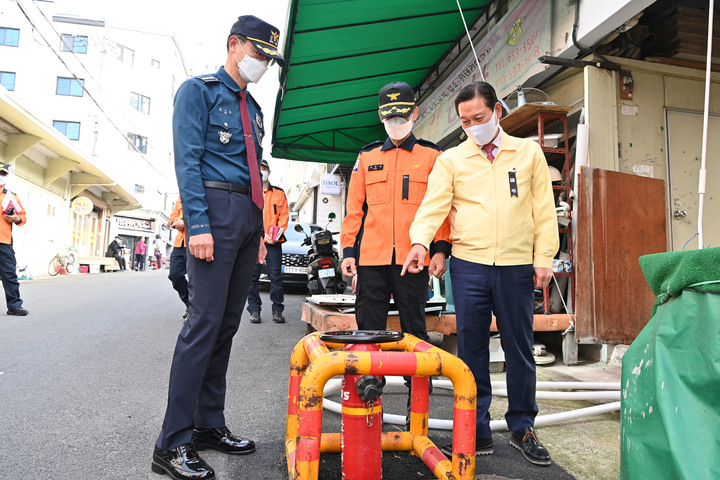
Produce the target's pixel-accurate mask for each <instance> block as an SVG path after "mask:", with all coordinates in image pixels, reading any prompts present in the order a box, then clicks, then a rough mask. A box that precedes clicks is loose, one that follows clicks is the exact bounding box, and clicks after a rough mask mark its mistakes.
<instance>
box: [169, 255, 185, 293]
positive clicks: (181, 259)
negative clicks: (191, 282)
mask: <svg viewBox="0 0 720 480" xmlns="http://www.w3.org/2000/svg"><path fill="white" fill-rule="evenodd" d="M186 273H187V247H185V246H182V247H174V248H173V249H172V252H170V273H169V274H168V278H169V279H170V282H171V283H172V286H173V288H174V289H175V291H176V292H178V295H180V300H182V302H183V303H184V304H185V305H186V306H187V304H188V282H187V278H185V274H186Z"/></svg>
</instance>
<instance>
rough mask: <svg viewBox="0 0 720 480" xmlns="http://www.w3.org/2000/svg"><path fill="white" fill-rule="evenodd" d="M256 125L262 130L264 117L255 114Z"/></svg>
mask: <svg viewBox="0 0 720 480" xmlns="http://www.w3.org/2000/svg"><path fill="white" fill-rule="evenodd" d="M255 123H256V124H257V126H258V128H259V129H262V128H263V125H262V117H261V116H260V114H259V113H256V114H255Z"/></svg>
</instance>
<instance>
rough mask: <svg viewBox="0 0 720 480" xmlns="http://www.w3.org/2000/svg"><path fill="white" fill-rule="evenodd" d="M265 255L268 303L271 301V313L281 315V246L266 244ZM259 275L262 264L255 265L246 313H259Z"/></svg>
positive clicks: (282, 299) (282, 301)
mask: <svg viewBox="0 0 720 480" xmlns="http://www.w3.org/2000/svg"><path fill="white" fill-rule="evenodd" d="M265 248H267V255H266V256H265V267H266V268H267V273H268V277H270V301H272V311H273V312H280V313H282V312H283V310H285V306H284V305H283V303H284V302H285V293H284V292H283V283H282V244H281V243H266V244H265ZM260 273H262V264H261V263H258V264H257V265H255V272H254V273H253V278H252V283H250V293H249V294H248V305H247V311H248V312H250V313H252V312H260V310H261V309H262V300H261V299H260V292H259V283H260Z"/></svg>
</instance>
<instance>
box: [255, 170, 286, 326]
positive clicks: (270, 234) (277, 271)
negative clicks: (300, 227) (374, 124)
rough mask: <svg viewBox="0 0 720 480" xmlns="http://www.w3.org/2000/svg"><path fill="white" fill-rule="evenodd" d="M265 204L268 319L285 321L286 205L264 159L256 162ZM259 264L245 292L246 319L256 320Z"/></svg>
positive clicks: (260, 305)
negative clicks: (268, 282)
mask: <svg viewBox="0 0 720 480" xmlns="http://www.w3.org/2000/svg"><path fill="white" fill-rule="evenodd" d="M260 173H261V175H262V182H263V193H264V194H265V206H264V207H263V225H264V227H265V248H266V249H267V255H266V256H265V267H266V269H267V273H268V277H270V300H271V301H272V320H273V322H275V323H285V317H283V310H285V306H284V305H283V302H284V301H285V295H284V293H283V284H282V244H283V242H285V241H286V239H285V235H284V232H285V231H286V230H287V227H288V220H289V218H290V209H289V208H288V201H287V197H286V196H285V192H284V191H283V189H282V188H280V187H276V186H273V185H270V165H269V164H268V162H267V160H262V161H261V162H260ZM261 271H262V264H261V263H258V264H257V265H255V275H253V279H252V282H250V291H249V292H248V306H247V310H248V312H250V322H252V323H260V322H261V321H262V320H261V319H260V309H261V307H262V301H261V300H260V294H259V293H258V282H259V281H260V272H261Z"/></svg>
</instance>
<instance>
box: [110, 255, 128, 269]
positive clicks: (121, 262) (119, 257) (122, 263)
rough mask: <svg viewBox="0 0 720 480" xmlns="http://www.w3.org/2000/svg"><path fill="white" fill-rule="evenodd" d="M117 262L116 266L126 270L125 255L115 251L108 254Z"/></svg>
mask: <svg viewBox="0 0 720 480" xmlns="http://www.w3.org/2000/svg"><path fill="white" fill-rule="evenodd" d="M110 256H111V257H113V258H114V259H115V260H117V262H118V267H120V270H127V267H126V265H125V257H123V256H122V255H120V254H119V253H116V254H115V255H110Z"/></svg>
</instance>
